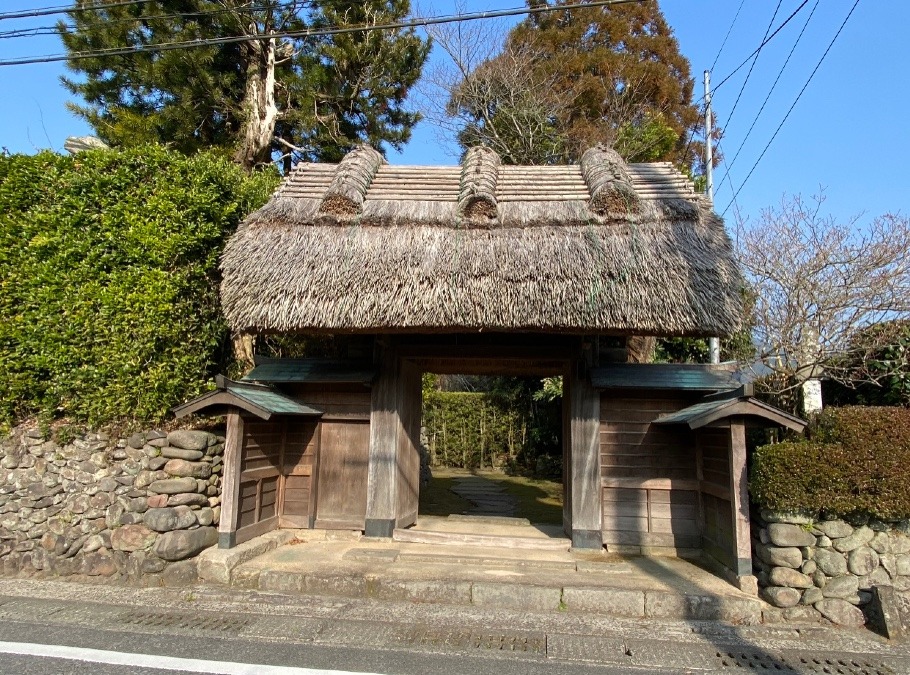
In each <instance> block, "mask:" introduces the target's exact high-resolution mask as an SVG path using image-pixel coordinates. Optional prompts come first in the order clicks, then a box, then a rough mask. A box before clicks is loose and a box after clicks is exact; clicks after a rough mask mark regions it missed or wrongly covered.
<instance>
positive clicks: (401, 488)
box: [395, 359, 423, 527]
mask: <svg viewBox="0 0 910 675" xmlns="http://www.w3.org/2000/svg"><path fill="white" fill-rule="evenodd" d="M399 373H400V378H399V382H400V386H399V390H398V395H399V399H398V400H399V407H398V410H399V419H400V421H401V429H400V432H399V434H398V466H397V479H396V482H397V490H398V502H397V503H398V511H397V513H396V514H395V516H396V518H395V526H396V527H408V526H410V525H413V524H414V523H416V522H417V502H418V496H419V492H420V415H421V399H422V395H423V392H422V387H421V377H420V376H421V371H420V368H418V367H417V365H416V364H415V363H414V362H412V361H408V360H406V359H402V360H401V361H400V366H399Z"/></svg>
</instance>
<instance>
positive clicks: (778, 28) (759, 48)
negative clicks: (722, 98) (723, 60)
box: [702, 0, 809, 100]
mask: <svg viewBox="0 0 910 675" xmlns="http://www.w3.org/2000/svg"><path fill="white" fill-rule="evenodd" d="M808 4H809V0H803V1H802V3H801V4H800V6H799V7H797V8H796V9H794V10H793V13H792V14H791V15H790V16H788V17H787V18H786V19H785V20H784V21H783V23H781V25H779V26H778V27H777V28H775V29H774V32H773V33H771V35H769V36H768V37H766V38H765V39H764V41H762V43H761V44H760V45H758V47H756V48H755V50H754V51H753V52H752V53H751V54H749V56H747V57H746V58H745V59H743V62H742V63H740V64H739V65H738V66H736V68H734V69H733V70H732V71H730V72H729V73H728V74H727V76H726V77H725V78H724V79H722V80H721V81H720V82H719V83H718V84H717V85H715V86H714V87H713V90H714V91H717V90H718V89H720V88H721V87H722V86H724V84H726V82H727V81H728V80H729V79H730V78H731V77H733V76H734V75H736V73H738V72H739V71H740V70H741V69H742V67H743V66H745V65H746V64H747V63H749V59H751V58H752V57H753V56H755V55H756V54H758V53H759V52H760V51H761V50H762V48H764V46H765V45H766V44H768V43H769V42H771V40H773V39H774V36H775V35H777V34H778V33H780V32H781V31H782V30H783V29H784V26H786V25H787V24H788V23H790V21H792V20H793V17H795V16H796V15H797V14H799V13H800V11H801V10H802V8H803V7H805V6H806V5H808ZM702 100H704V97H702Z"/></svg>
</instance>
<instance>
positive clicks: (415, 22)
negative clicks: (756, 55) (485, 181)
mask: <svg viewBox="0 0 910 675" xmlns="http://www.w3.org/2000/svg"><path fill="white" fill-rule="evenodd" d="M633 2H643V0H595V1H594V2H584V3H578V4H573V5H544V6H541V7H516V8H513V9H503V10H497V11H493V12H473V13H469V14H449V15H444V16H436V17H429V18H425V19H412V20H411V21H400V22H396V23H386V24H374V25H359V26H344V27H340V26H339V27H333V28H320V29H305V30H298V31H276V32H274V33H269V34H268V35H232V36H227V37H220V38H207V39H204V40H187V41H184V42H162V43H157V44H151V45H140V46H138V47H114V48H108V49H98V50H94V51H84V52H73V53H72V54H51V55H48V56H37V57H27V58H21V59H5V60H2V61H0V66H22V65H27V64H31V63H52V62H55V61H80V60H83V59H92V58H98V57H100V56H127V55H130V54H144V53H150V52H161V51H171V50H174V49H189V48H195V47H210V46H215V45H224V44H236V43H238V42H253V41H256V40H267V39H269V40H270V39H276V38H289V39H301V38H308V37H324V36H328V35H344V34H350V33H366V32H370V31H374V30H398V29H401V28H419V27H423V26H433V25H438V24H446V23H460V22H462V21H477V20H481V19H497V18H500V17H505V16H516V15H521V14H542V13H545V12H553V11H560V12H564V11H566V10H567V9H568V10H571V9H591V8H595V7H609V6H611V5H625V4H630V3H633Z"/></svg>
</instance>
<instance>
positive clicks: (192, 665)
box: [0, 641, 378, 675]
mask: <svg viewBox="0 0 910 675" xmlns="http://www.w3.org/2000/svg"><path fill="white" fill-rule="evenodd" d="M0 654H16V655H18V656H43V657H47V658H54V659H67V660H69V661H87V662H89V663H104V664H108V665H112V666H130V667H134V668H157V669H159V670H174V671H178V672H183V673H211V674H213V675H378V674H377V673H352V672H350V671H347V670H320V669H313V668H294V667H292V666H268V665H263V664H253V663H232V662H230V661H205V660H203V659H182V658H177V657H174V656H157V655H154V654H134V653H130V652H111V651H106V650H103V649H84V648H82V647H67V646H64V645H44V644H33V643H30V642H2V641H0Z"/></svg>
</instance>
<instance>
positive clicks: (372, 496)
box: [364, 349, 403, 537]
mask: <svg viewBox="0 0 910 675" xmlns="http://www.w3.org/2000/svg"><path fill="white" fill-rule="evenodd" d="M399 389H400V383H399V368H398V354H397V353H396V352H395V351H394V350H392V349H383V350H382V351H381V352H380V362H379V374H378V376H377V377H376V381H375V382H374V383H373V392H372V401H371V405H370V452H369V466H368V470H367V512H366V523H365V526H364V534H366V536H368V537H391V536H392V532H393V531H394V530H395V520H396V518H397V515H398V508H397V507H398V480H397V479H398V437H399V434H400V433H403V431H402V428H401V416H400V411H399V402H400V396H399Z"/></svg>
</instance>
